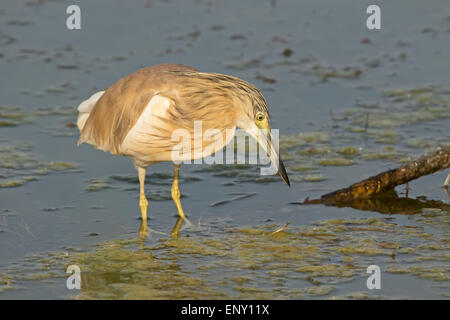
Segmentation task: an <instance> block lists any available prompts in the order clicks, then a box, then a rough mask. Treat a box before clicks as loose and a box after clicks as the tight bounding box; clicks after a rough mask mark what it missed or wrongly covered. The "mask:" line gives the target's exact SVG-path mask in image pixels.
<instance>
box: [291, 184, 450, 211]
mask: <svg viewBox="0 0 450 320" xmlns="http://www.w3.org/2000/svg"><path fill="white" fill-rule="evenodd" d="M444 189H445V192H446V196H447V197H448V198H449V200H450V197H449V193H448V189H447V188H444ZM294 204H301V205H306V204H324V205H326V206H333V207H339V208H344V207H349V208H353V209H357V210H361V211H375V212H379V213H383V214H417V213H421V212H422V210H423V209H425V208H436V209H441V210H445V211H450V204H448V203H445V202H442V201H439V200H428V199H426V197H425V196H419V197H417V198H415V199H412V198H408V197H399V196H398V194H397V192H396V191H395V190H391V191H389V192H386V193H383V194H380V195H376V196H373V197H369V198H359V199H354V200H349V201H322V200H320V199H318V200H305V202H295V203H294Z"/></svg>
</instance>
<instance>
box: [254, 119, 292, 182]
mask: <svg viewBox="0 0 450 320" xmlns="http://www.w3.org/2000/svg"><path fill="white" fill-rule="evenodd" d="M261 129H262V130H259V134H258V135H257V139H256V140H257V141H258V143H259V145H260V146H262V147H263V149H264V150H265V151H266V152H267V155H268V156H269V158H270V161H271V162H272V165H273V166H275V168H276V169H277V170H278V174H279V175H280V177H281V178H282V179H283V181H284V182H286V184H287V185H288V186H289V187H290V186H291V184H290V182H289V177H288V175H287V172H286V168H285V167H284V164H283V161H282V160H281V157H280V153H279V151H278V143H276V144H275V143H274V140H273V138H272V135H271V132H270V128H269V125H268V123H267V122H266V123H264V124H263V125H262V128H261Z"/></svg>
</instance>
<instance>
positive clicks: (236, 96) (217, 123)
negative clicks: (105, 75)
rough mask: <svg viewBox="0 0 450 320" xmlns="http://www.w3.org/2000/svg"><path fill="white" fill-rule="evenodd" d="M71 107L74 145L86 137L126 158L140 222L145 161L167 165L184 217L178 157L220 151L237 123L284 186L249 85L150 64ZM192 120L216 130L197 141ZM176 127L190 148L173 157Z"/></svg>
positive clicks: (261, 107) (260, 106)
mask: <svg viewBox="0 0 450 320" xmlns="http://www.w3.org/2000/svg"><path fill="white" fill-rule="evenodd" d="M78 111H79V116H78V121H77V125H78V129H79V130H80V139H79V141H78V144H81V143H83V142H86V143H88V144H91V145H93V146H94V147H95V148H97V149H100V150H103V151H106V152H110V153H111V154H114V155H124V156H127V157H130V158H131V159H132V160H133V162H134V165H135V167H136V168H137V171H138V176H139V183H140V197H139V206H140V209H141V215H142V221H146V220H147V210H148V201H147V199H146V196H145V192H144V182H145V175H146V168H147V167H148V166H151V165H153V164H155V163H158V162H164V161H170V162H173V163H174V174H173V184H172V198H173V201H174V202H175V205H176V207H177V210H178V214H179V217H180V218H183V219H184V217H185V214H184V211H183V208H182V206H181V202H180V190H179V187H178V179H179V170H180V163H181V161H185V160H193V159H195V158H198V157H206V156H209V155H211V154H213V153H215V152H216V151H218V150H221V149H222V148H224V147H225V146H226V145H227V144H228V142H230V141H231V138H233V136H234V132H235V131H234V130H235V129H236V128H241V129H242V130H244V131H246V132H247V133H248V134H249V135H251V136H252V137H253V138H255V139H256V140H257V141H258V143H259V144H260V146H262V147H263V148H264V150H266V152H267V154H268V156H269V158H270V161H271V162H272V165H273V166H274V167H275V168H276V170H277V171H278V174H279V175H280V176H281V178H282V179H283V180H284V181H285V182H286V183H287V184H288V185H289V178H288V175H287V173H286V170H285V168H284V165H283V162H282V161H281V158H280V156H279V153H278V151H277V150H276V148H275V147H274V145H273V143H272V139H271V134H270V124H269V110H268V107H267V103H266V100H265V99H264V97H263V95H262V94H261V92H260V91H259V90H258V89H257V88H256V87H255V86H253V85H252V84H250V83H248V82H246V81H244V80H241V79H239V78H236V77H233V76H228V75H223V74H218V73H206V72H200V71H198V70H196V69H194V68H191V67H188V66H185V65H178V64H161V65H155V66H151V67H147V68H143V69H140V70H138V71H136V72H134V73H132V74H130V75H128V76H126V77H124V78H122V79H120V80H119V81H117V82H116V83H114V84H113V85H112V86H111V87H109V88H108V89H107V90H106V91H100V92H97V93H96V94H94V95H92V96H91V97H90V98H89V99H88V100H85V101H84V102H82V103H81V104H80V106H79V107H78ZM195 121H201V123H202V130H203V132H205V131H207V130H208V129H214V130H216V131H215V132H216V133H218V134H215V135H213V137H212V138H211V139H210V140H209V141H207V139H206V140H205V139H204V137H200V139H202V141H201V142H200V143H198V141H196V140H198V139H199V137H198V135H195V134H194V122H195ZM175 130H185V131H184V132H188V133H191V134H190V137H191V139H192V141H191V142H192V143H191V144H190V146H191V148H190V149H189V150H188V151H189V152H184V153H183V152H179V156H178V157H177V156H174V152H173V151H174V149H176V148H177V146H178V145H179V141H177V140H176V139H173V132H174V131H175ZM225 132H232V133H233V135H229V134H228V135H225ZM260 132H263V133H266V134H259V133H260ZM195 146H197V147H195ZM195 148H197V149H198V148H200V149H201V150H194V149H195ZM198 151H200V152H198Z"/></svg>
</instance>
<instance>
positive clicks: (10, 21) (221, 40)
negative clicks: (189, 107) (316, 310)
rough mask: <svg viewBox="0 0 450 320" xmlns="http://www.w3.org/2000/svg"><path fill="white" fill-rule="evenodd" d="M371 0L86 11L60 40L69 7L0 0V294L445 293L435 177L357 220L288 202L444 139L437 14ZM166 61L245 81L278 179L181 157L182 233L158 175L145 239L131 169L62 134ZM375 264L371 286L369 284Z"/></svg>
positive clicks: (443, 46)
mask: <svg viewBox="0 0 450 320" xmlns="http://www.w3.org/2000/svg"><path fill="white" fill-rule="evenodd" d="M367 5H368V4H365V3H361V4H358V5H355V4H354V3H353V2H352V1H341V3H340V5H339V6H336V5H335V4H334V1H331V0H330V1H309V2H307V3H305V2H304V1H302V2H299V3H297V2H294V1H290V2H289V1H281V0H280V1H265V2H262V3H259V4H257V5H255V3H254V2H253V1H229V2H227V3H226V4H225V3H222V2H216V1H126V2H125V1H116V2H115V5H111V4H109V3H108V4H107V3H106V1H96V2H86V3H83V4H82V5H81V9H82V19H83V20H82V29H81V30H80V31H69V30H67V29H66V28H65V19H66V15H65V8H66V6H67V3H66V2H62V1H61V2H60V1H12V0H10V1H3V2H2V4H1V5H0V66H1V67H0V69H1V70H2V76H1V77H0V84H1V85H0V97H1V99H0V248H1V249H0V298H2V299H10V298H18V297H22V298H37V297H38V298H48V299H54V298H58V299H59V298H62V299H72V298H79V299H90V298H124V299H126V298H168V299H170V298H286V299H296V298H326V299H329V298H337V299H338V298H369V299H372V298H438V299H445V298H448V297H449V294H450V291H449V283H450V282H449V280H450V279H449V278H450V265H449V258H450V252H449V228H448V227H449V209H448V204H449V196H448V193H447V192H446V190H445V189H444V188H442V187H441V185H442V183H443V181H444V179H445V177H446V176H447V173H448V172H438V173H436V174H433V175H430V176H427V177H423V178H421V179H419V180H417V181H414V182H412V183H410V185H409V186H410V190H409V191H408V197H409V198H410V200H407V199H405V196H406V194H405V193H406V190H405V188H404V186H403V187H399V188H397V190H396V191H397V196H392V197H391V198H390V199H382V200H379V201H375V200H374V201H373V202H371V203H363V204H358V205H357V206H356V205H355V206H353V208H348V207H347V208H346V207H344V208H338V207H331V206H330V207H329V206H322V205H317V206H299V205H293V204H290V203H291V202H296V201H303V200H304V199H305V198H307V197H310V198H317V197H320V196H321V195H322V194H324V193H327V192H329V191H333V190H335V189H337V188H340V187H343V186H347V185H349V184H351V183H353V182H355V181H358V180H361V179H363V178H366V177H368V176H370V175H373V174H376V173H378V172H380V171H383V170H386V169H388V168H393V167H395V166H398V165H400V164H401V163H404V162H405V161H408V160H410V159H412V158H414V157H416V156H418V155H421V154H422V153H424V152H428V151H431V150H434V149H435V148H436V147H438V146H445V145H448V144H449V135H450V133H449V132H450V131H449V130H448V127H449V125H450V120H449V116H450V84H449V81H448V71H449V67H450V66H449V62H448V61H449V60H448V56H449V53H450V52H449V51H450V41H449V38H450V5H449V4H448V3H447V2H446V1H444V0H442V1H433V2H432V3H431V4H430V3H427V4H425V3H423V2H421V1H396V2H395V3H391V2H388V1H380V6H381V8H382V30H380V31H369V30H367V29H366V28H365V18H366V15H365V8H366V6H367ZM130 17H133V18H132V19H130ZM163 62H176V63H184V64H188V65H192V66H194V67H196V68H198V69H201V70H204V71H214V72H221V73H227V74H233V75H235V76H238V77H241V78H243V79H246V80H248V81H251V82H252V83H254V84H255V85H256V86H257V87H259V88H260V89H261V90H262V91H263V93H264V95H265V97H266V99H267V101H268V103H269V107H270V111H271V115H272V120H271V124H272V128H279V129H280V132H281V143H280V146H281V151H282V155H283V158H284V159H285V164H286V167H287V169H288V172H289V174H290V177H291V182H292V187H291V188H290V189H289V188H287V187H286V185H284V184H283V183H282V182H281V180H280V179H279V178H278V177H261V176H259V174H258V172H259V171H258V168H257V167H255V166H225V167H223V166H212V167H211V166H206V165H202V166H194V165H185V166H183V167H182V171H181V178H182V179H181V182H180V189H181V192H182V195H184V197H183V199H182V203H183V206H184V209H185V211H186V212H187V214H188V218H189V221H190V222H191V225H188V224H184V225H183V226H182V230H181V233H180V237H179V238H178V239H176V240H173V239H170V232H171V229H172V227H173V226H174V225H175V224H176V222H177V218H176V208H175V206H174V204H173V202H172V201H171V200H170V176H171V170H172V169H171V166H170V165H169V164H158V165H155V166H154V167H151V168H149V170H148V172H149V176H148V182H149V184H147V192H148V196H149V199H150V211H149V213H150V218H151V220H150V228H151V229H152V231H151V232H150V236H149V238H148V239H147V240H146V241H144V242H142V241H139V240H137V237H138V228H139V224H140V221H139V219H138V217H139V215H140V213H139V208H138V201H137V198H138V183H137V174H136V171H135V169H134V168H133V166H132V164H131V161H130V160H128V159H126V158H123V157H113V156H111V155H108V154H106V153H103V152H101V151H97V150H94V149H93V148H92V147H90V146H87V145H81V146H80V147H77V146H76V142H77V139H78V134H77V130H76V128H75V127H74V126H73V124H74V123H75V121H76V112H75V108H76V106H77V105H78V104H79V103H80V102H81V101H82V100H84V99H85V98H86V97H89V96H90V95H91V94H92V93H94V92H96V91H99V90H103V89H104V88H106V87H108V86H109V85H110V84H112V83H113V82H114V81H116V80H117V79H119V78H120V77H121V76H123V75H125V74H128V73H130V72H132V71H134V70H136V69H137V68H139V67H141V66H144V65H152V64H157V63H163ZM398 197H399V198H398ZM287 223H289V225H288V226H287V228H286V229H284V230H283V231H281V232H279V233H276V234H272V232H273V231H275V230H277V229H279V228H281V227H283V226H285V225H286V224H287ZM70 264H77V265H79V266H80V268H81V270H82V283H83V285H82V290H81V291H76V290H75V291H71V290H68V289H67V288H66V278H67V274H66V273H65V270H66V267H67V266H68V265H70ZM372 264H375V265H378V266H380V268H381V272H382V280H381V287H382V289H381V290H368V289H367V287H366V279H367V277H368V274H367V273H366V268H367V267H368V266H369V265H372Z"/></svg>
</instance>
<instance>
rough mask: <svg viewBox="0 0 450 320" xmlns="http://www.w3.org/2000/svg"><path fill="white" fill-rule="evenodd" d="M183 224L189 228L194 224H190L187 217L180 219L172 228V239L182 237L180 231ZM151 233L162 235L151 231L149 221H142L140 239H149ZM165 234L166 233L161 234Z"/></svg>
mask: <svg viewBox="0 0 450 320" xmlns="http://www.w3.org/2000/svg"><path fill="white" fill-rule="evenodd" d="M183 223H185V224H186V225H187V226H189V225H192V223H190V222H189V220H188V219H187V218H186V217H180V216H179V217H178V219H177V221H176V222H175V225H174V226H173V228H172V231H171V233H170V235H171V238H172V239H177V238H178V237H179V236H180V230H181V227H182V226H183ZM150 232H156V233H161V232H157V231H153V230H151V229H149V227H148V222H147V220H146V219H145V220H141V225H140V226H139V239H141V240H145V239H147V238H148V236H149V234H150ZM161 234H164V233H161Z"/></svg>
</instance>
